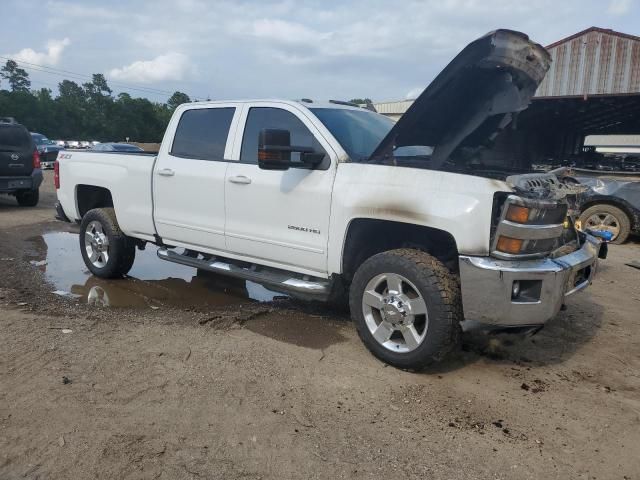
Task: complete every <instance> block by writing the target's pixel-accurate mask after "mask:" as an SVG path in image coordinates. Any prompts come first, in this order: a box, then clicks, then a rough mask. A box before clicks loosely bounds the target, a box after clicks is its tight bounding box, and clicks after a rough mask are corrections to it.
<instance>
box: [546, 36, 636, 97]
mask: <svg viewBox="0 0 640 480" xmlns="http://www.w3.org/2000/svg"><path fill="white" fill-rule="evenodd" d="M547 50H549V53H550V54H551V59H552V63H551V68H550V69H549V71H548V72H547V75H546V76H545V78H544V80H543V81H542V83H541V84H540V87H539V88H538V91H537V92H536V96H537V97H569V96H585V95H619V94H629V93H640V37H637V36H635V35H629V34H626V33H621V32H616V31H613V30H607V29H604V28H598V27H591V28H588V29H586V30H583V31H582V32H578V33H576V34H575V35H571V36H569V37H566V38H564V39H562V40H559V41H557V42H555V43H552V44H551V45H549V46H548V47H547Z"/></svg>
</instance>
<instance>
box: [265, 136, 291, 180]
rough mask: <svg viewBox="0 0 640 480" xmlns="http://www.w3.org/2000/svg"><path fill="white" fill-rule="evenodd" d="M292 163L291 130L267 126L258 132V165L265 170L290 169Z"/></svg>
mask: <svg viewBox="0 0 640 480" xmlns="http://www.w3.org/2000/svg"><path fill="white" fill-rule="evenodd" d="M290 164H291V133H290V132H289V130H278V129H274V128H265V129H263V130H260V133H259V134H258V166H259V167H260V168H262V169H264V170H288V169H289V167H290Z"/></svg>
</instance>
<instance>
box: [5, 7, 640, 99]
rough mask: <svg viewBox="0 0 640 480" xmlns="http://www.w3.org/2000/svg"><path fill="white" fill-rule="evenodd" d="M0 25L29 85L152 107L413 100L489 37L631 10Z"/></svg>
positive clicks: (148, 14) (372, 10)
mask: <svg viewBox="0 0 640 480" xmlns="http://www.w3.org/2000/svg"><path fill="white" fill-rule="evenodd" d="M0 24H1V25H2V32H1V33H0V40H1V41H0V56H1V57H10V58H13V59H16V60H20V61H23V62H29V64H31V65H29V64H26V63H23V64H22V66H23V67H25V68H27V67H28V68H27V71H28V72H29V75H30V77H31V80H32V88H43V87H48V88H52V89H53V90H54V91H55V87H56V85H57V83H58V82H60V81H61V80H62V79H63V78H65V76H66V77H67V78H69V79H71V80H75V81H78V82H79V83H82V82H83V81H85V80H84V77H83V75H90V74H92V73H103V74H104V75H105V76H106V78H107V80H108V81H109V83H110V84H111V85H112V88H113V90H114V92H116V93H118V92H121V91H127V92H129V93H130V94H131V95H132V96H144V97H147V98H149V99H151V100H154V101H166V99H167V98H168V96H169V95H170V94H171V92H173V91H175V90H180V91H183V92H185V93H187V94H188V95H189V96H191V97H192V98H198V99H204V98H207V97H209V98H211V99H215V100H218V99H242V98H276V97H278V98H315V99H350V98H363V97H369V98H371V99H373V100H374V101H383V100H399V99H404V98H413V97H415V96H417V95H418V94H419V93H420V91H422V89H423V88H424V87H426V86H427V85H428V84H429V82H430V81H431V80H432V79H433V78H434V77H435V76H436V75H437V74H438V73H439V71H440V70H441V69H442V68H443V67H444V66H445V65H446V64H447V63H448V62H449V61H450V60H451V59H452V58H453V57H454V56H455V55H456V53H457V52H459V51H460V50H461V49H462V48H463V47H464V46H465V45H466V44H468V43H469V42H471V41H472V40H474V39H475V38H478V37H480V36H482V35H483V34H485V33H487V32H489V31H491V30H495V29H496V28H509V29H514V30H519V31H522V32H524V33H526V34H528V35H529V37H531V38H532V39H533V40H535V41H537V42H539V43H541V44H542V45H548V44H550V43H552V42H554V41H556V40H559V39H561V38H564V37H566V36H569V35H571V34H573V33H576V32H578V31H580V30H583V29H585V28H588V27H590V26H597V27H602V28H611V29H614V30H618V31H621V32H625V33H629V34H634V35H640V0H562V1H558V0H537V1H527V2H523V1H517V0H516V1H514V0H478V1H476V0H439V1H429V0H425V1H414V0H408V1H402V0H396V1H384V0H366V1H365V0H355V1H346V0H345V1H334V0H325V1H320V0H319V1H302V0H299V1H293V0H276V1H271V0H262V1H260V0H254V1H242V0H238V1H213V0H211V1H208V0H109V1H104V0H102V1H94V0H85V1H81V0H75V1H72V0H0ZM5 61H6V60H5V58H0V62H1V63H4V62H5ZM42 67H46V69H47V71H48V72H51V71H52V70H51V69H52V68H53V69H56V70H66V71H68V72H71V73H73V74H79V75H76V76H75V77H72V76H71V74H67V75H56V74H52V73H45V72H43V71H42V70H43V68H42ZM38 70H39V71H38ZM3 86H4V87H5V88H6V85H4V84H3ZM167 92H168V93H167Z"/></svg>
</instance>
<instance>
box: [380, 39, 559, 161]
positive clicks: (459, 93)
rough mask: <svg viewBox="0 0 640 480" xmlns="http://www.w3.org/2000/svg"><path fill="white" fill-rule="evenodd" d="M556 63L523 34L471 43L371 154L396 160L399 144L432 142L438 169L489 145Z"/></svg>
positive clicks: (526, 104) (405, 145) (525, 105)
mask: <svg viewBox="0 0 640 480" xmlns="http://www.w3.org/2000/svg"><path fill="white" fill-rule="evenodd" d="M550 63H551V57H550V55H549V53H548V52H547V51H546V50H545V49H544V48H543V47H542V46H540V45H538V44H537V43H534V42H532V41H530V40H529V37H528V36H527V35H525V34H524V33H520V32H515V31H512V30H496V31H494V32H491V33H488V34H487V35H485V36H484V37H481V38H479V39H478V40H475V41H474V42H472V43H470V44H469V45H467V46H466V47H465V48H464V50H462V51H461V52H460V53H459V54H458V55H457V56H456V57H455V58H454V59H453V60H452V61H451V62H450V63H449V64H448V65H447V66H446V67H445V69H444V70H442V72H440V74H439V75H438V76H437V77H436V78H435V80H434V81H433V82H431V84H430V85H429V86H428V87H427V88H426V89H425V90H424V91H423V92H422V94H421V95H420V96H419V97H418V98H417V99H416V101H415V102H414V103H413V105H412V106H411V107H410V108H409V110H407V112H406V113H405V114H404V115H403V116H402V118H400V120H398V122H397V123H396V124H395V125H394V127H393V128H392V129H391V131H390V132H389V133H388V134H387V136H386V137H385V138H384V139H383V140H382V141H381V142H380V144H379V145H378V147H377V148H376V150H375V151H374V152H373V154H372V155H371V157H370V158H369V160H368V161H369V162H373V163H394V155H393V151H394V149H395V148H398V147H407V146H418V145H421V146H429V147H433V153H432V154H431V156H430V159H429V163H430V165H429V168H432V169H438V168H440V167H441V166H442V164H443V163H444V162H445V161H447V160H448V159H449V157H450V156H451V155H452V153H454V151H455V150H456V149H457V148H458V147H461V146H465V147H475V146H481V145H485V144H486V143H487V142H489V141H490V140H492V139H493V138H494V137H495V136H496V135H497V133H499V131H500V130H502V129H504V128H505V127H506V126H507V125H509V124H510V123H511V121H512V120H513V118H514V114H516V113H517V112H520V111H522V110H524V109H525V108H527V106H528V105H529V102H530V100H531V97H532V96H533V95H534V93H535V91H536V89H537V87H538V85H539V84H540V82H541V81H542V79H543V78H544V76H545V74H546V72H547V70H548V69H549V66H550Z"/></svg>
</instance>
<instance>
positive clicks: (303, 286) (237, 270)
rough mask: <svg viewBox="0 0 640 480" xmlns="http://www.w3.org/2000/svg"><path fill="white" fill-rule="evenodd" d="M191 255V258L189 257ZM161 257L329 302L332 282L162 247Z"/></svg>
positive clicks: (159, 252)
mask: <svg viewBox="0 0 640 480" xmlns="http://www.w3.org/2000/svg"><path fill="white" fill-rule="evenodd" d="M189 253H191V254H192V255H191V256H190V255H189ZM158 257H159V258H161V259H162V260H166V261H168V262H173V263H179V264H181V265H186V266H188V267H193V268H199V269H201V270H206V271H209V272H215V273H219V274H221V275H227V276H230V277H235V278H240V279H243V280H250V281H252V282H255V283H259V284H261V285H265V286H268V287H271V288H273V289H274V290H278V291H281V292H286V293H291V294H293V295H295V296H305V297H313V298H314V299H317V300H326V298H327V297H328V295H329V291H330V286H331V282H330V280H328V279H326V278H317V277H310V276H308V275H300V276H299V277H298V276H295V274H292V273H291V272H287V271H285V270H278V269H275V268H268V267H263V266H260V265H255V264H251V265H249V266H247V267H241V266H239V265H235V264H233V263H230V261H229V260H227V259H224V260H222V259H217V258H216V257H211V258H209V259H204V258H199V257H200V255H196V254H195V252H191V251H186V252H185V253H184V254H180V253H176V252H174V251H171V250H168V249H166V248H159V249H158Z"/></svg>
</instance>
